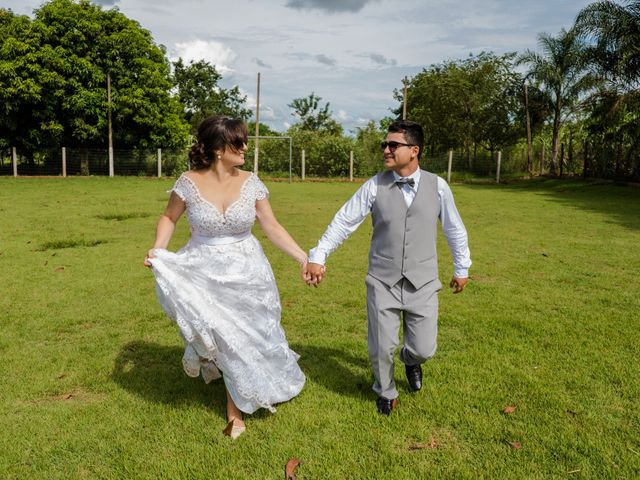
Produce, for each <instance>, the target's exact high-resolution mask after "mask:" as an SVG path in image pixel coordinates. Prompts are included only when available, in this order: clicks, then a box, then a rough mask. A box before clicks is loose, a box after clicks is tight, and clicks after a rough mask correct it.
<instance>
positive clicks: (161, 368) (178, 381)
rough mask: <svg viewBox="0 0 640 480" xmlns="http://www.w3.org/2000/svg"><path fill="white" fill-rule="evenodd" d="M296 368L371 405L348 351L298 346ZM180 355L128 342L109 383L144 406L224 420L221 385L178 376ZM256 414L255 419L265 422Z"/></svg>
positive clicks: (363, 370) (360, 363) (359, 364)
mask: <svg viewBox="0 0 640 480" xmlns="http://www.w3.org/2000/svg"><path fill="white" fill-rule="evenodd" d="M291 348H292V349H293V350H295V351H296V352H297V353H299V354H300V356H301V357H300V361H299V365H300V368H302V370H303V371H304V373H305V375H306V376H307V381H308V382H313V383H316V384H318V385H321V386H323V387H325V388H326V389H328V390H331V391H333V392H336V393H339V394H340V395H349V396H352V397H356V398H361V399H365V400H369V399H371V398H374V397H373V393H372V391H371V384H372V375H371V373H370V368H369V361H368V359H367V358H366V356H362V357H361V356H355V355H353V354H351V353H349V351H347V348H346V347H345V348H344V349H339V348H329V347H322V346H313V345H302V344H296V345H291ZM183 353H184V351H183V349H182V348H180V347H175V346H165V345H159V344H156V343H149V342H144V341H134V342H130V343H128V344H126V345H124V346H123V347H122V349H121V350H120V353H119V354H118V356H117V357H116V360H115V364H114V367H113V371H112V373H111V378H112V379H113V380H114V381H115V382H116V383H117V384H118V385H120V386H121V387H122V388H124V389H125V390H127V391H129V392H132V393H134V394H135V395H138V396H140V397H142V398H144V399H146V400H148V401H151V402H156V403H162V404H166V405H172V406H176V407H181V406H188V405H195V406H202V407H205V408H207V409H211V410H212V411H214V412H215V413H216V414H218V415H220V417H221V418H224V416H225V405H226V393H225V388H224V383H223V381H222V380H217V381H215V382H213V383H211V384H209V385H206V384H205V383H204V381H203V380H202V379H201V378H190V377H188V376H187V375H186V374H185V373H184V371H183V370H182V354H183ZM268 415H269V412H268V411H266V410H262V409H261V410H258V411H257V412H255V413H254V414H253V415H252V417H253V418H262V417H264V416H268Z"/></svg>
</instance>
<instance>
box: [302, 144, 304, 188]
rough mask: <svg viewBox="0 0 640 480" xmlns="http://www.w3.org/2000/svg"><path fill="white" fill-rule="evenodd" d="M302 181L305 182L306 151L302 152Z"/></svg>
mask: <svg viewBox="0 0 640 480" xmlns="http://www.w3.org/2000/svg"><path fill="white" fill-rule="evenodd" d="M301 177H302V181H303V182H304V149H303V150H302V175H301Z"/></svg>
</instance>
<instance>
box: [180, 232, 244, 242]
mask: <svg viewBox="0 0 640 480" xmlns="http://www.w3.org/2000/svg"><path fill="white" fill-rule="evenodd" d="M250 236H251V230H248V231H246V232H244V233H240V234H238V235H226V236H218V237H207V236H205V235H195V234H192V235H191V240H190V242H191V243H195V244H197V245H228V244H230V243H237V242H241V241H242V240H245V239H247V238H249V237H250Z"/></svg>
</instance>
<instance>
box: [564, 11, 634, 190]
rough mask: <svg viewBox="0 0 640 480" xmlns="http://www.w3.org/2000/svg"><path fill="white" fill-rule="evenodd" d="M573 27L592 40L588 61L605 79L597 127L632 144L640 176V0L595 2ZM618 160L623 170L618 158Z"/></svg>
mask: <svg viewBox="0 0 640 480" xmlns="http://www.w3.org/2000/svg"><path fill="white" fill-rule="evenodd" d="M574 29H575V30H576V32H577V33H578V34H579V35H580V36H581V37H582V38H584V39H585V40H587V41H588V42H589V48H588V49H587V53H588V61H589V63H590V64H591V66H592V67H593V68H594V71H595V72H597V73H598V74H599V75H600V76H601V78H602V79H603V81H604V82H603V83H604V85H603V87H604V88H603V89H601V91H600V92H598V94H597V95H594V96H593V98H592V104H593V107H592V110H593V111H592V114H591V117H592V120H594V121H592V122H591V123H592V129H594V130H598V129H599V130H601V131H602V132H605V131H606V132H608V133H609V134H611V135H613V137H614V138H617V139H618V141H619V142H621V143H626V144H627V146H628V149H627V154H626V163H627V164H628V165H630V168H631V175H633V176H634V177H635V178H640V160H639V159H638V154H637V152H638V151H639V149H640V127H639V122H638V119H639V116H640V1H639V0H634V1H626V2H624V4H623V5H621V4H618V3H615V2H612V1H601V2H596V3H593V4H591V5H589V6H588V7H586V8H584V9H583V10H582V11H581V12H580V13H579V14H578V17H577V18H576V24H575V27H574ZM596 127H597V128H596ZM617 157H620V154H618V155H617ZM634 159H635V160H634ZM615 164H616V171H618V168H617V167H618V166H619V165H620V161H619V158H618V159H617V160H616V162H615Z"/></svg>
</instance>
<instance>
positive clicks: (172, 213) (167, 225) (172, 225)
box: [144, 192, 186, 267]
mask: <svg viewBox="0 0 640 480" xmlns="http://www.w3.org/2000/svg"><path fill="white" fill-rule="evenodd" d="M185 209H186V205H185V203H184V201H183V200H182V199H181V198H180V197H179V196H178V195H176V193H175V192H171V197H169V203H168V205H167V208H166V209H165V211H164V213H163V214H162V215H161V216H160V220H158V225H157V226H156V241H155V242H154V243H153V248H152V249H151V250H149V251H148V252H147V255H146V256H145V258H144V264H145V265H146V266H147V267H150V266H151V263H149V260H148V259H149V258H153V257H154V255H153V250H154V249H156V248H167V247H168V246H169V241H170V240H171V237H172V236H173V232H174V230H175V229H176V223H177V222H178V220H179V219H180V216H181V215H182V214H183V213H184V211H185Z"/></svg>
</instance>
